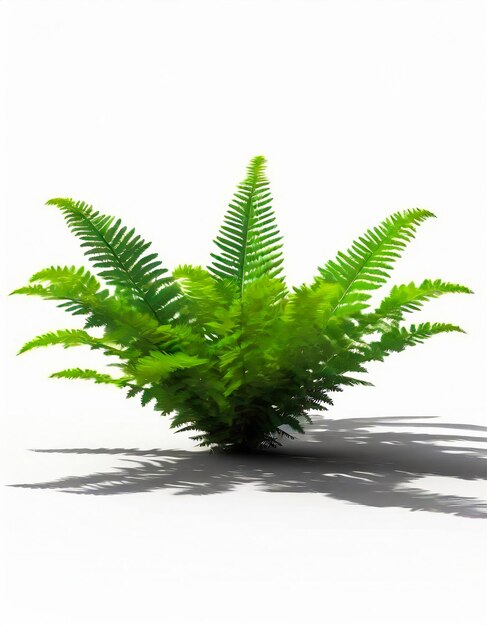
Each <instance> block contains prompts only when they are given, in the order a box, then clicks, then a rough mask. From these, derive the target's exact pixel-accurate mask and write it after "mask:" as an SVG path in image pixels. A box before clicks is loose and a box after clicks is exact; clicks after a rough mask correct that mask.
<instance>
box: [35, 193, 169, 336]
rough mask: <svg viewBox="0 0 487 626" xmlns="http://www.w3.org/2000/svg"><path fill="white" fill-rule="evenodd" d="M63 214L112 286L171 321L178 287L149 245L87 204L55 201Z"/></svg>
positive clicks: (153, 312)
mask: <svg viewBox="0 0 487 626" xmlns="http://www.w3.org/2000/svg"><path fill="white" fill-rule="evenodd" d="M47 204H49V205H54V206H57V207H58V208H59V209H60V210H61V212H62V213H63V215H64V217H65V219H66V222H67V224H68V226H69V228H70V229H71V231H72V232H73V233H74V234H75V235H76V236H77V237H79V239H81V241H82V242H83V243H82V244H81V245H82V247H83V248H86V251H85V254H86V256H87V257H88V258H89V259H90V261H92V262H93V266H94V267H96V268H100V270H101V271H100V272H99V275H100V276H101V277H102V278H104V279H105V280H106V282H107V283H108V284H109V285H114V286H116V287H119V288H122V289H124V290H127V291H128V292H129V293H130V294H131V295H132V296H133V297H134V299H135V300H136V301H137V302H139V303H141V304H143V306H144V307H145V308H146V309H147V310H148V311H149V312H150V313H151V314H152V315H153V316H154V317H155V318H156V319H157V321H158V322H159V323H161V324H162V323H164V322H166V321H168V320H170V319H171V318H172V317H173V315H174V313H175V312H176V310H177V305H176V300H177V295H178V290H177V287H176V286H175V285H174V283H173V281H172V278H170V277H166V276H164V275H165V274H166V273H167V269H165V268H163V267H162V263H161V262H160V261H159V260H157V254H155V253H151V254H146V252H147V250H148V248H149V247H150V245H151V244H150V243H149V242H146V241H144V240H143V239H142V238H141V237H140V236H138V235H135V232H134V229H132V230H127V227H125V226H122V223H121V220H119V219H118V220H116V219H115V218H114V217H111V216H108V215H103V214H101V213H100V212H98V211H95V210H93V207H91V206H89V205H87V204H86V203H84V202H75V201H74V200H72V199H71V198H53V199H51V200H49V201H48V202H47Z"/></svg>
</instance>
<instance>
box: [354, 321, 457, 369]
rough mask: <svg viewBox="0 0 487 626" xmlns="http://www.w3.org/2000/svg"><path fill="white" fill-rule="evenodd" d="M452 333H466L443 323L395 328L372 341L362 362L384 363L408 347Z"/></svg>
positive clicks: (425, 323)
mask: <svg viewBox="0 0 487 626" xmlns="http://www.w3.org/2000/svg"><path fill="white" fill-rule="evenodd" d="M451 332H459V333H464V332H465V331H464V330H463V329H462V328H460V327H459V326H456V325H454V324H446V323H443V322H435V323H430V322H423V323H421V324H417V325H416V324H412V325H411V326H410V327H409V328H407V327H405V326H395V327H393V328H391V329H390V330H388V331H387V332H385V333H384V334H383V335H382V336H381V338H380V339H379V340H378V341H372V342H371V343H370V344H369V345H368V347H367V349H365V351H364V354H363V358H362V359H361V360H362V362H366V361H382V360H383V359H384V357H385V356H387V355H388V354H391V353H392V352H402V350H404V349H405V348H407V347H408V346H415V345H417V344H420V343H423V342H424V341H426V339H429V338H430V337H434V336H435V335H438V334H440V333H451Z"/></svg>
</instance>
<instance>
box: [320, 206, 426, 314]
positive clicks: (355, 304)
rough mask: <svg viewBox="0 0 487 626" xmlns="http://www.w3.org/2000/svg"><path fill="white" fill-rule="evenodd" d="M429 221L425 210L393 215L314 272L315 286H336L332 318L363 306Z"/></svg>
mask: <svg viewBox="0 0 487 626" xmlns="http://www.w3.org/2000/svg"><path fill="white" fill-rule="evenodd" d="M429 217H434V215H433V213H431V211H427V210H425V209H409V210H407V211H403V212H397V213H393V214H392V215H391V216H390V217H388V218H387V219H386V220H384V221H383V222H382V223H381V224H379V225H378V226H376V227H375V228H372V229H370V230H368V231H367V232H366V233H365V235H364V236H363V237H359V239H357V240H356V241H354V242H353V243H352V246H351V247H350V248H349V249H348V250H347V252H346V253H343V252H339V253H338V255H337V257H336V259H335V260H334V261H328V263H326V265H325V266H324V267H323V268H318V270H319V273H320V275H319V277H318V278H317V279H316V281H317V282H319V281H320V280H324V281H326V282H331V283H338V284H339V285H340V288H341V295H340V297H339V299H338V302H337V304H336V307H335V310H334V312H335V313H336V314H341V315H346V314H349V313H353V312H356V311H361V310H362V309H364V308H365V307H366V306H367V304H366V302H367V300H369V298H370V294H369V293H368V292H369V291H371V290H373V289H378V288H379V287H380V286H381V285H383V284H384V283H385V282H386V280H387V278H389V271H390V270H391V269H392V265H393V264H394V262H395V261H396V260H397V259H398V258H399V257H400V253H401V252H402V250H403V249H404V248H405V247H406V245H407V243H408V242H409V241H410V240H411V239H412V238H413V237H414V234H415V231H416V228H417V227H418V226H419V225H420V224H421V223H422V222H424V220H426V219H427V218H429Z"/></svg>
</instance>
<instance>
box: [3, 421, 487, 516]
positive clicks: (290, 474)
mask: <svg viewBox="0 0 487 626" xmlns="http://www.w3.org/2000/svg"><path fill="white" fill-rule="evenodd" d="M313 421H314V424H313V425H312V426H310V427H308V431H307V435H306V436H305V437H301V438H300V439H299V440H295V441H286V442H285V443H284V446H283V447H282V448H279V449H277V450H271V451H265V452H262V453H258V454H251V455H225V454H210V453H208V452H207V451H201V450H197V451H183V450H171V449H168V450H160V449H153V450H138V449H128V448H98V449H96V448H95V449H92V448H69V449H52V450H36V452H42V453H63V454H105V455H113V456H115V457H117V459H118V461H119V462H122V464H121V465H119V466H116V467H114V470H113V471H109V472H102V473H94V474H90V475H87V476H76V477H74V476H68V477H65V478H60V479H57V480H53V481H50V482H41V483H32V484H22V485H12V486H14V487H27V488H31V489H56V490H60V491H64V492H69V493H77V494H94V495H111V494H122V493H133V492H136V493H140V492H146V491H155V490H157V489H170V490H174V493H175V494H176V495H181V494H187V495H207V494H215V493H222V492H226V491H230V490H232V489H234V488H236V487H238V486H239V485H244V484H250V483H253V484H255V485H256V488H257V489H259V490H261V491H267V492H294V493H316V494H323V495H327V496H329V497H332V498H336V499H338V500H343V501H347V502H351V503H354V504H362V505H367V506H375V507H401V508H405V509H409V510H411V511H418V510H421V511H431V512H438V513H451V514H454V515H459V516H462V517H472V518H487V502H485V501H482V500H479V499H477V498H474V497H462V496H456V495H447V494H441V493H434V492H432V491H428V490H425V489H423V488H419V487H415V486H414V481H416V480H417V479H421V478H425V477H444V478H450V479H451V478H455V479H462V480H484V481H487V450H486V449H485V444H486V443H487V427H483V426H478V425H466V424H453V423H444V422H441V421H438V420H437V419H434V418H431V417H370V418H355V419H324V418H323V417H322V416H313ZM432 428H434V429H438V428H441V429H442V434H433V433H431V432H428V430H430V431H431V429H432ZM445 433H446V434H445ZM482 446H484V448H483V449H482ZM486 496H487V491H486Z"/></svg>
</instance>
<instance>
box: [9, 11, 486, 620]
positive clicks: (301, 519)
mask: <svg viewBox="0 0 487 626" xmlns="http://www.w3.org/2000/svg"><path fill="white" fill-rule="evenodd" d="M0 20H1V22H0V46H1V50H0V55H1V65H2V76H1V89H2V101H1V106H2V118H1V123H2V139H1V145H2V150H1V152H2V154H1V157H2V160H3V162H2V171H3V172H4V173H5V176H4V177H2V179H3V183H4V184H2V189H1V193H2V209H3V220H2V223H3V238H2V246H1V250H0V252H1V255H2V282H1V292H2V294H3V295H2V302H1V306H0V309H1V315H2V329H3V330H2V337H1V341H2V383H3V390H2V418H3V423H2V439H1V445H2V451H1V458H2V466H3V470H4V472H3V474H4V477H3V479H2V484H11V483H32V482H40V481H43V480H55V479H56V478H61V477H64V476H69V475H79V476H85V475H87V474H90V473H96V472H103V471H115V469H116V468H117V467H126V466H130V464H133V463H137V459H135V460H134V459H132V460H130V459H129V460H127V458H125V457H124V458H121V456H122V457H123V456H124V455H123V454H122V455H121V456H120V455H118V456H117V455H115V456H114V455H113V454H106V455H105V454H104V455H98V456H95V455H93V454H91V455H90V454H87V455H75V454H66V455H62V454H57V455H56V454H52V455H50V454H40V453H34V452H29V449H31V448H91V449H93V448H112V449H113V448H124V449H135V448H140V449H154V448H161V449H164V450H169V449H179V450H188V451H191V449H192V444H191V442H189V441H188V440H187V439H186V438H184V437H182V436H181V435H175V434H174V433H170V432H169V431H168V429H167V425H166V424H165V422H164V418H161V417H159V416H158V415H157V414H156V413H154V412H151V409H150V408H146V409H142V408H141V407H140V406H139V404H138V402H137V401H136V400H131V401H127V400H125V399H124V398H123V395H122V394H120V392H117V390H114V389H111V388H105V387H102V386H96V387H95V386H90V384H89V383H86V384H83V383H82V382H69V381H56V380H49V379H48V378H47V376H48V374H49V373H50V372H52V371H54V370H58V369H62V368H63V367H69V366H78V365H79V366H82V367H89V366H90V365H92V364H95V363H98V359H95V355H94V354H92V353H90V352H85V351H83V349H81V348H80V349H79V350H78V351H76V350H69V351H63V350H62V349H57V348H56V349H55V348H52V349H49V350H45V351H43V350H39V351H38V352H37V353H29V354H26V355H23V356H21V357H15V353H16V351H17V350H18V348H19V347H20V346H21V345H22V344H23V343H24V342H25V341H27V340H28V339H30V338H31V337H33V336H35V335H36V334H39V333H42V332H45V331H47V330H53V329H56V328H68V327H75V326H76V325H77V320H74V323H73V321H72V320H70V319H68V318H67V317H66V315H65V314H63V313H62V312H61V311H59V310H57V309H56V308H55V307H54V305H53V304H52V303H46V302H40V301H37V300H35V299H33V298H31V299H26V298H22V297H20V296H18V297H15V298H14V297H12V298H7V296H6V294H7V293H9V292H10V291H12V290H13V289H15V288H17V287H19V286H22V285H23V284H25V283H26V282H27V279H28V278H29V277H30V275H32V274H33V273H34V272H35V271H37V270H39V269H41V268H43V267H46V266H49V265H52V264H80V263H82V262H83V257H82V254H81V252H80V249H79V247H78V246H77V243H76V242H75V241H74V239H73V237H72V235H70V233H69V232H68V231H67V229H66V227H65V225H64V223H63V220H62V218H61V216H60V214H59V213H58V212H57V211H56V209H55V208H53V207H46V206H44V202H45V201H46V200H47V199H48V198H51V197H59V196H70V197H73V198H76V199H83V200H86V201H88V202H90V203H92V204H94V205H95V207H96V208H98V209H100V210H101V211H103V212H106V213H114V214H116V215H117V216H120V217H121V218H123V220H124V221H125V222H126V223H127V224H130V225H133V226H135V227H136V228H137V230H138V231H139V232H140V234H142V236H144V237H146V238H149V239H150V240H152V241H153V243H154V246H155V248H156V249H157V250H158V251H160V254H161V257H162V259H163V261H164V263H165V264H166V265H167V266H168V267H169V268H173V267H174V266H175V265H177V264H179V263H194V264H206V263H207V262H208V260H209V252H210V251H211V240H212V238H213V237H214V236H215V234H216V231H217V229H218V227H219V224H220V222H221V219H222V216H223V213H224V211H225V208H226V204H227V202H228V200H229V198H230V196H231V194H232V192H233V189H234V185H235V183H236V182H238V181H239V180H240V179H241V178H242V177H243V175H244V171H245V166H246V163H247V161H248V159H249V158H251V157H252V156H254V155H256V154H263V155H265V156H266V157H267V158H268V173H269V177H270V179H271V182H272V187H273V192H274V193H273V195H274V207H275V209H276V211H277V214H278V219H279V223H280V227H281V231H282V233H283V234H284V236H285V256H286V275H287V277H288V280H289V283H290V284H298V283H300V282H302V281H306V280H309V279H311V278H312V277H313V275H314V272H315V270H316V267H317V266H318V265H319V264H323V263H324V261H326V260H327V259H328V258H329V257H331V256H332V255H334V254H335V253H336V251H337V250H338V249H343V248H346V247H347V245H348V244H349V243H350V242H351V240H352V239H353V238H354V237H356V236H358V235H360V234H361V233H362V232H363V231H364V230H365V229H366V228H368V227H371V226H373V225H375V224H376V223H377V222H379V221H380V220H381V219H383V218H385V217H386V216H387V215H388V214H389V213H392V212H393V211H396V210H400V209H406V208H410V207H415V206H419V207H424V208H428V209H430V210H432V211H433V212H435V213H436V215H437V219H436V220H431V221H429V222H428V223H426V224H425V225H424V226H422V228H421V230H420V232H419V234H418V236H417V238H416V240H415V241H414V242H413V243H412V244H411V245H410V247H409V249H408V251H407V253H406V254H405V255H404V259H403V260H402V261H401V262H400V264H399V265H398V267H397V270H395V272H394V281H395V282H403V281H409V280H421V279H422V278H424V277H431V278H436V277H441V278H443V279H445V280H450V281H454V282H461V283H464V284H467V285H468V286H470V287H471V288H472V289H473V290H474V291H475V295H474V296H451V297H450V296H445V297H444V298H443V299H441V300H438V301H435V302H433V303H430V304H429V305H428V307H427V308H426V309H425V312H424V313H421V315H419V316H417V317H416V320H433V321H450V322H453V323H458V324H460V325H461V326H462V327H463V328H464V329H465V330H466V331H467V333H468V334H467V335H460V334H459V335H445V336H441V337H437V338H434V339H432V340H431V341H430V342H429V343H428V344H426V345H424V346H420V347H418V348H415V349H414V350H410V351H409V352H406V353H403V354H400V355H396V356H394V357H391V358H390V359H389V361H388V362H387V363H386V364H380V365H379V366H378V367H374V368H373V370H371V379H372V380H373V381H374V383H375V384H376V387H375V388H372V389H370V388H367V389H357V390H347V391H346V393H344V394H342V395H341V396H340V397H338V398H336V408H334V409H333V410H332V411H331V412H330V413H329V417H336V418H353V417H370V416H416V417H419V416H439V417H438V419H440V420H443V423H444V422H450V423H452V422H453V423H458V424H464V425H472V424H477V425H480V426H482V425H483V426H484V427H485V426H487V420H486V417H485V409H486V404H485V399H484V398H485V392H484V387H485V384H484V378H485V366H484V355H485V354H486V349H487V340H486V337H487V335H486V333H485V330H484V327H485V311H486V304H487V302H486V299H487V290H486V287H485V267H486V251H485V250H486V238H485V228H486V225H487V224H486V217H485V215H486V200H487V190H486V183H485V180H486V178H485V176H486V174H485V172H486V166H487V158H486V146H487V119H486V116H487V76H486V73H487V69H486V68H487V39H486V37H485V32H486V28H487V4H486V3H485V2H476V1H474V0H470V1H469V2H448V1H443V2H433V1H423V2H419V1H418V2H415V1H408V2H406V1H404V2H399V1H389V2H373V1H370V0H367V1H359V2H352V1H341V2H327V1H321V2H320V1H318V0H316V1H308V0H301V1H299V2H298V1H294V2H286V1H282V0H281V1H279V2H278V1H275V2H273V1H268V0H259V1H256V2H253V1H245V2H240V1H234V2H230V1H227V2H215V1H213V0H199V1H198V2H189V1H183V0H178V1H159V2H156V1H152V2H151V1H148V0H145V1H144V0H139V1H135V0H133V1H131V2H123V1H118V2H109V1H99V2H94V1H86V0H84V1H82V2H78V1H73V0H72V1H70V2H54V1H52V0H44V1H37V2H25V1H23V0H15V1H10V2H8V1H5V0H4V2H3V3H1V4H0ZM432 423H433V422H432ZM379 430H380V429H379ZM438 432H445V430H444V429H443V430H441V429H440V430H438ZM450 432H451V431H450ZM462 432H463V431H462ZM479 433H480V435H481V431H477V436H479ZM481 443H485V442H481V441H477V442H476V445H480V444H481ZM472 445H474V444H473V443H472ZM406 452H407V450H406ZM139 461H140V459H139ZM482 467H484V466H482ZM430 469H431V468H430ZM482 471H484V473H483V474H482V473H481V475H478V476H475V478H478V479H480V478H482V477H483V478H484V480H483V481H481V480H476V481H467V480H465V479H464V478H465V476H463V475H460V474H458V476H457V477H456V478H455V477H452V476H445V475H442V474H441V471H440V469H438V471H435V469H434V468H433V469H432V470H431V471H429V472H428V471H423V472H422V475H423V477H422V478H421V479H420V480H421V481H423V483H424V485H423V483H421V486H426V484H427V485H428V486H427V488H428V489H429V490H430V491H431V492H435V493H444V494H451V495H452V496H458V497H481V496H482V494H483V497H484V499H487V497H486V496H487V493H486V489H485V478H486V477H487V473H485V468H484V470H482ZM447 473H448V472H447ZM433 475H434V476H433ZM432 476H433V477H432ZM428 481H430V482H428ZM156 482H157V481H156ZM176 482H177V481H176ZM417 486H418V487H419V486H420V485H419V482H418V484H417ZM2 498H3V501H4V504H5V506H4V511H5V512H6V513H4V514H3V515H2V523H3V525H4V535H3V537H4V538H3V557H4V565H3V566H2V569H3V574H4V576H5V581H4V584H3V586H2V593H3V594H4V596H5V597H4V598H2V600H1V602H0V615H1V617H0V624H1V625H2V626H24V625H27V624H29V625H30V624H34V623H35V624H40V625H44V624H46V625H50V626H58V625H59V626H61V625H63V626H64V625H67V624H73V625H76V626H82V625H83V626H84V625H85V624H86V625H88V624H89V625H90V626H91V625H98V624H99V625H100V626H101V625H103V626H105V625H111V624H118V625H123V626H125V625H128V624H137V625H139V624H140V625H141V626H145V625H146V624H152V623H157V622H158V621H159V622H163V621H164V622H165V621H167V623H170V624H171V625H174V626H177V625H180V624H181V625H182V624H193V623H194V624H206V623H208V624H210V623H212V624H291V623H293V624H294V623H300V624H303V625H308V624H309V625H315V624H327V625H330V626H342V625H347V626H348V625H349V624H350V625H355V624H377V625H379V624H384V625H386V624H387V625H389V624H412V623H414V624H415V625H418V626H420V625H423V624H424V625H428V626H430V625H433V624H438V625H440V624H442V625H443V624H459V623H466V624H467V623H469V624H470V623H471V624H473V623H476V624H483V623H487V617H486V616H485V612H484V611H483V609H482V594H481V588H482V584H483V583H484V582H485V574H484V571H485V558H486V557H487V553H486V548H485V543H486V542H485V533H486V529H487V527H486V521H485V519H484V518H481V519H472V517H471V516H466V515H461V514H458V515H452V514H447V513H445V512H433V511H432V510H431V507H430V510H428V506H425V507H423V508H424V509H425V510H423V511H414V512H413V511H411V510H410V509H411V508H413V507H409V508H408V507H407V506H404V505H400V506H396V505H394V503H393V498H392V497H391V505H390V506H387V505H384V503H383V504H382V505H381V506H368V505H370V504H372V503H371V502H370V501H369V502H365V503H361V504H360V503H358V502H346V501H343V499H340V498H334V497H333V495H329V496H326V495H323V494H322V493H311V490H307V492H306V493H299V492H297V493H288V492H286V491H284V492H281V493H271V492H269V490H266V489H261V488H259V485H258V484H257V483H256V482H255V481H252V480H251V479H249V480H239V481H235V484H234V483H232V481H231V480H229V481H228V487H227V488H226V489H224V490H223V492H222V493H218V494H210V495H204V496H203V495H201V496H198V497H196V496H194V495H184V496H178V497H177V496H175V495H174V494H173V491H172V490H171V488H170V485H169V486H168V485H167V484H166V485H165V486H164V489H162V488H154V489H152V490H150V491H146V492H143V493H125V495H122V494H118V495H106V496H104V497H95V496H94V495H86V496H84V497H81V496H79V495H73V494H67V493H63V492H61V493H60V492H58V491H55V490H49V489H46V490H42V491H33V490H28V489H19V488H13V487H3V488H2ZM419 508H421V507H419Z"/></svg>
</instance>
